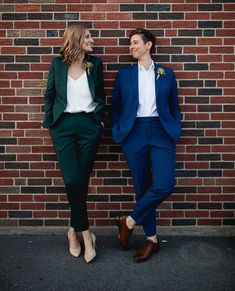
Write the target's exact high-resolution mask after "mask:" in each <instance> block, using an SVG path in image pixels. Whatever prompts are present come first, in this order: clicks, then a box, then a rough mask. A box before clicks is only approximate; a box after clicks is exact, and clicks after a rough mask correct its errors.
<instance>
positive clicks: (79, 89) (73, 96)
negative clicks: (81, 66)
mask: <svg viewBox="0 0 235 291" xmlns="http://www.w3.org/2000/svg"><path fill="white" fill-rule="evenodd" d="M96 105H97V103H95V102H94V101H93V97H92V96H91V92H90V89H89V85H88V80H87V74H86V72H84V74H82V76H81V77H79V78H78V79H76V80H74V79H73V78H72V77H70V75H69V74H68V79H67V106H66V108H65V110H64V112H69V113H76V112H83V111H84V112H92V111H94V109H95V107H96Z"/></svg>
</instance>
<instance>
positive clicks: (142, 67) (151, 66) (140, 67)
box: [138, 60, 154, 71]
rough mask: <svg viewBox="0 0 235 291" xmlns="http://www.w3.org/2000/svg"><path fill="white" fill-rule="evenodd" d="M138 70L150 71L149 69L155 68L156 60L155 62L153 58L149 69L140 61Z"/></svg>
mask: <svg viewBox="0 0 235 291" xmlns="http://www.w3.org/2000/svg"><path fill="white" fill-rule="evenodd" d="M138 70H139V71H143V70H145V71H148V70H154V62H153V60H152V63H151V65H150V66H149V68H148V69H147V70H146V69H145V67H144V66H142V65H141V64H140V63H139V62H138Z"/></svg>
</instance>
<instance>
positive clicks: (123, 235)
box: [116, 216, 133, 250]
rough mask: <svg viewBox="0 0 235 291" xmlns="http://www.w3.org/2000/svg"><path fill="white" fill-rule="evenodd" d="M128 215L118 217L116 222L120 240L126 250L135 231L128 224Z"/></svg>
mask: <svg viewBox="0 0 235 291" xmlns="http://www.w3.org/2000/svg"><path fill="white" fill-rule="evenodd" d="M126 218H127V217H126V216H120V217H117V218H116V223H117V226H118V228H119V242H120V245H121V247H122V248H123V249H124V250H127V249H128V246H129V239H130V237H131V235H132V233H133V229H130V228H128V227H127V225H126Z"/></svg>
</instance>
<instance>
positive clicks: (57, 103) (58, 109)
mask: <svg viewBox="0 0 235 291" xmlns="http://www.w3.org/2000/svg"><path fill="white" fill-rule="evenodd" d="M93 43H94V41H93V39H92V37H91V34H90V32H89V30H88V29H87V28H86V27H85V26H84V24H82V23H79V24H77V25H71V26H69V27H68V28H67V29H66V30H65V32H64V35H63V44H62V48H61V50H60V55H61V56H59V57H56V58H54V59H53V61H52V63H51V67H50V70H49V75H48V82H47V88H46V92H45V119H44V121H43V123H42V126H43V127H46V128H49V131H50V135H51V138H52V142H53V145H54V147H55V151H56V156H57V160H58V162H59V165H60V169H61V173H62V177H63V180H64V184H65V189H66V193H67V197H68V201H69V205H70V213H71V218H70V228H69V230H68V242H69V252H70V254H71V255H72V256H74V257H78V256H79V255H80V253H81V246H80V241H79V239H78V236H77V233H78V232H81V234H82V237H83V240H84V245H85V252H84V259H85V261H86V262H87V263H89V262H91V261H92V260H93V259H94V258H95V256H96V250H95V239H96V238H95V235H94V234H93V233H92V232H91V231H90V230H89V223H88V215H87V205H86V200H87V192H88V182H89V177H90V173H91V171H92V167H93V163H94V158H95V155H96V152H97V148H98V144H99V140H100V137H101V133H102V129H103V117H104V107H105V96H104V85H103V68H102V61H101V60H100V59H99V58H97V57H94V56H91V55H89V53H90V52H92V51H93V48H92V46H93Z"/></svg>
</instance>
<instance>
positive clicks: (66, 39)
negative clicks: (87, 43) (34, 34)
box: [60, 23, 88, 65]
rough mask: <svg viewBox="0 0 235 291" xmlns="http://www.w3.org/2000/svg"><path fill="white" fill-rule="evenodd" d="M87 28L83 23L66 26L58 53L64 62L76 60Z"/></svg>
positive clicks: (78, 57) (80, 51)
mask: <svg viewBox="0 0 235 291" xmlns="http://www.w3.org/2000/svg"><path fill="white" fill-rule="evenodd" d="M87 29H88V28H87V27H86V26H85V25H84V24H83V23H78V24H74V25H71V26H69V27H67V28H66V30H65V32H64V34H63V40H62V47H61V49H60V54H61V55H62V56H63V57H64V62H66V63H67V64H69V65H70V64H71V63H73V62H76V61H78V60H79V59H80V58H81V56H82V48H81V47H82V43H83V40H84V38H85V34H86V30H87Z"/></svg>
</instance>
